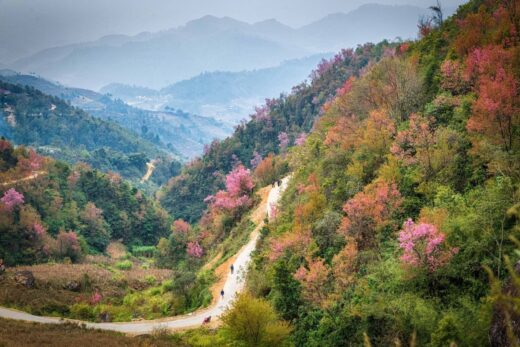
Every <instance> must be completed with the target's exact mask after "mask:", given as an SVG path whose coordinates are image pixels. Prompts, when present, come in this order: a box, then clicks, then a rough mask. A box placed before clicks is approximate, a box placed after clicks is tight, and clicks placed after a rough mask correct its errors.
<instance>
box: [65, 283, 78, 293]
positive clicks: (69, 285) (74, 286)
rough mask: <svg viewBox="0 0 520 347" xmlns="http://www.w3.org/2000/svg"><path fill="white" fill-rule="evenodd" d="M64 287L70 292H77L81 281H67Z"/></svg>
mask: <svg viewBox="0 0 520 347" xmlns="http://www.w3.org/2000/svg"><path fill="white" fill-rule="evenodd" d="M65 289H67V290H70V291H71V292H79V291H80V290H81V283H79V282H78V281H68V282H67V284H65Z"/></svg>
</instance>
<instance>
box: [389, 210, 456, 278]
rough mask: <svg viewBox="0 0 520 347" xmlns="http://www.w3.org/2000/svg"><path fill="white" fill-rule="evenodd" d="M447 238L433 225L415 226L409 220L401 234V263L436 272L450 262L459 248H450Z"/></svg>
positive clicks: (422, 224)
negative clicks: (446, 241)
mask: <svg viewBox="0 0 520 347" xmlns="http://www.w3.org/2000/svg"><path fill="white" fill-rule="evenodd" d="M445 239H446V236H445V235H444V233H442V232H440V231H438V230H437V227H436V226H435V225H432V224H427V223H420V224H415V223H414V222H413V220H411V219H408V220H407V221H406V222H405V223H404V225H403V229H402V230H401V231H400V232H399V247H400V248H401V249H402V250H403V254H402V255H401V261H402V262H403V263H404V264H406V265H408V266H412V267H415V268H422V269H426V270H427V271H428V272H434V271H435V270H437V269H438V268H440V267H442V266H444V265H445V264H447V263H448V262H449V260H450V259H451V257H452V256H453V255H454V254H456V253H457V252H458V248H449V247H448V246H447V245H446V243H445Z"/></svg>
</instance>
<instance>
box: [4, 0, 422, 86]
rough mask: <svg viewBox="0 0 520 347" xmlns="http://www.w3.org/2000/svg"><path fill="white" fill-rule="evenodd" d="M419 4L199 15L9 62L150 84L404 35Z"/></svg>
mask: <svg viewBox="0 0 520 347" xmlns="http://www.w3.org/2000/svg"><path fill="white" fill-rule="evenodd" d="M427 11H428V10H427V9H423V8H420V7H415V6H408V5H406V6H405V5H402V6H387V5H378V4H373V5H365V6H362V7H360V8H358V9H357V10H355V11H352V12H349V13H347V14H345V13H337V14H333V15H329V16H327V17H325V18H323V19H321V20H319V21H316V22H314V23H311V24H309V25H306V26H304V27H301V28H299V29H293V28H291V27H288V26H286V25H284V24H282V23H279V22H278V21H276V20H267V21H263V22H259V23H255V24H248V23H245V22H241V21H237V20H235V19H232V18H229V17H224V18H217V17H213V16H206V17H202V18H200V19H197V20H194V21H191V22H189V23H187V24H186V25H184V26H181V27H178V28H174V29H170V30H166V31H161V32H157V33H142V34H139V35H136V36H124V35H115V36H108V37H103V38H102V39H99V40H97V41H94V42H88V43H79V44H75V45H68V46H63V47H56V48H50V49H46V50H44V51H41V52H39V53H36V54H34V55H31V56H29V57H26V58H24V59H20V60H18V61H16V62H14V63H13V64H11V66H10V67H11V68H13V69H14V70H16V71H23V72H34V73H37V74H40V75H43V76H46V77H47V78H50V79H53V80H57V81H60V82H61V83H64V84H69V85H76V86H81V87H85V88H89V89H99V88H101V87H102V86H104V85H107V84H109V83H114V82H116V83H123V84H130V85H140V86H145V87H151V88H156V89H157V88H161V87H163V86H166V85H169V84H172V83H175V82H178V81H181V80H184V79H189V78H191V77H193V76H196V75H199V74H200V73H201V72H203V71H231V72H237V71H242V70H253V69H262V68H268V67H272V66H276V65H278V64H280V63H281V62H282V61H284V60H288V59H294V58H301V57H304V56H309V55H312V54H316V53H322V52H330V51H336V50H338V49H340V48H345V47H352V46H355V45H357V44H359V43H364V42H366V41H370V40H372V41H379V40H381V39H384V38H387V39H395V38H396V37H401V38H411V37H414V36H415V35H416V32H417V26H416V24H417V21H418V19H419V17H420V16H421V15H424V14H425V13H426V12H427Z"/></svg>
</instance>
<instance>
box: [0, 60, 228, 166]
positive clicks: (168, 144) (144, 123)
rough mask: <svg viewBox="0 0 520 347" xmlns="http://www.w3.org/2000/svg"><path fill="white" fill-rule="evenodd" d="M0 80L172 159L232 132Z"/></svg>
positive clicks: (38, 83) (87, 95) (178, 115)
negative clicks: (112, 126)
mask: <svg viewBox="0 0 520 347" xmlns="http://www.w3.org/2000/svg"><path fill="white" fill-rule="evenodd" d="M0 80H1V81H4V82H7V83H11V84H16V85H22V86H29V87H33V88H35V89H37V90H39V91H41V92H42V93H44V94H47V95H52V96H55V97H58V98H60V99H63V100H65V101H67V102H69V103H70V104H71V105H72V106H74V107H77V108H80V109H82V110H84V111H86V112H87V113H89V114H90V115H92V116H94V117H96V118H101V119H103V120H106V121H109V122H114V123H117V124H118V125H119V126H121V127H123V128H126V129H128V130H130V131H132V132H134V133H135V134H138V135H139V136H140V137H141V138H143V139H145V140H146V141H148V142H150V143H152V144H153V145H154V146H156V147H158V148H160V149H161V150H162V151H165V152H168V153H169V154H170V155H172V156H173V157H174V158H180V157H183V156H184V157H187V158H191V157H194V156H196V155H200V154H201V153H202V148H203V147H204V144H205V143H208V142H209V141H211V140H212V139H214V138H223V137H225V136H226V135H228V134H229V133H230V132H231V131H232V129H231V127H230V126H227V125H224V124H223V123H221V122H218V121H216V120H215V119H213V118H209V117H203V116H197V115H194V114H190V113H187V112H183V111H182V110H178V109H177V110H174V109H172V108H168V110H164V111H148V110H142V109H138V108H135V107H132V106H129V105H128V104H125V103H124V102H122V101H121V100H119V99H114V98H113V97H112V96H109V95H105V94H100V93H97V92H94V91H92V90H88V89H82V88H72V87H65V86H62V85H60V84H56V83H53V82H50V81H48V80H46V79H44V78H42V77H38V76H33V75H24V74H19V73H16V72H14V71H11V70H0ZM176 108H179V106H177V107H176Z"/></svg>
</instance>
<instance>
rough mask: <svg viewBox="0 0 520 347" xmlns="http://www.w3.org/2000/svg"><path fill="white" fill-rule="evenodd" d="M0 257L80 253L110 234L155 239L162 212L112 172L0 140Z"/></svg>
mask: <svg viewBox="0 0 520 347" xmlns="http://www.w3.org/2000/svg"><path fill="white" fill-rule="evenodd" d="M0 181H1V182H2V183H1V184H0V196H1V198H0V233H1V235H2V237H1V238H0V259H3V260H4V261H5V262H6V264H7V265H14V264H31V263H34V262H45V261H48V260H61V259H63V258H65V257H68V258H70V259H71V260H72V261H78V260H80V259H81V258H82V257H83V256H84V255H86V254H88V253H96V252H103V251H105V248H106V246H107V245H108V243H109V241H110V240H119V239H121V240H122V241H123V242H124V243H125V244H127V245H154V244H155V243H156V242H157V240H158V239H159V237H161V236H165V235H167V234H168V231H169V217H168V215H167V213H166V212H165V211H164V210H162V209H161V208H160V207H159V206H157V205H156V204H155V203H154V202H153V201H152V200H150V199H149V198H148V197H146V196H145V195H144V194H142V193H141V192H140V191H138V190H137V189H135V188H132V187H131V186H130V185H129V184H128V183H127V182H125V181H123V180H122V179H121V177H120V176H119V175H117V174H114V173H110V174H104V173H101V172H99V171H97V170H94V169H92V168H90V167H89V166H87V165H85V164H79V165H76V166H69V165H68V164H66V163H63V162H60V161H55V160H54V159H51V158H48V157H42V156H40V155H38V154H36V153H35V152H34V151H33V150H31V149H27V148H25V147H23V146H20V147H17V148H14V147H13V146H12V144H11V143H9V142H8V141H6V140H0Z"/></svg>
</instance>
